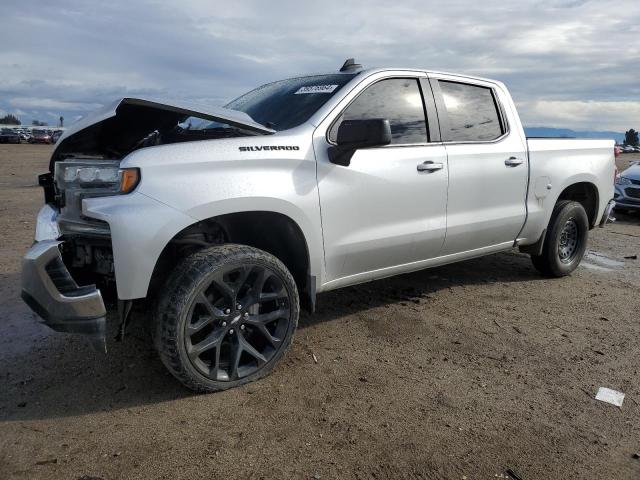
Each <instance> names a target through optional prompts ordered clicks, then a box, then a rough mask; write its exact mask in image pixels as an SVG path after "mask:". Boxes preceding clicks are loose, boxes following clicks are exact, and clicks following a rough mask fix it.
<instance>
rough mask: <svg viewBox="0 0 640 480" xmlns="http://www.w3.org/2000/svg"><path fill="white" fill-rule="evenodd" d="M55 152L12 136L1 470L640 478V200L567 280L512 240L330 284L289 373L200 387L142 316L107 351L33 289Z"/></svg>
mask: <svg viewBox="0 0 640 480" xmlns="http://www.w3.org/2000/svg"><path fill="white" fill-rule="evenodd" d="M50 151H51V147H49V146H31V145H0V212H1V214H0V231H1V232H2V242H0V268H1V270H0V300H1V301H0V319H1V321H0V382H1V383H0V386H1V388H0V478H2V479H9V478H16V479H40V478H42V479H58V478H60V479H80V478H85V479H87V478H100V479H104V480H107V479H118V478H128V479H139V478H140V479H142V478H145V479H146V478H148V479H157V478H167V479H182V478H322V479H328V478H362V479H364V478H372V477H375V478H423V479H431V478H446V479H462V478H468V479H488V478H495V477H496V476H498V477H500V475H505V472H506V470H507V469H508V468H511V469H513V470H515V471H516V472H517V473H518V474H519V475H520V477H521V478H523V479H525V480H530V479H543V478H544V479H547V478H567V479H569V478H571V479H577V478H593V479H595V478H615V479H637V478H639V477H640V460H638V459H635V458H634V457H633V455H634V453H640V407H639V403H640V380H639V376H638V373H639V372H638V368H639V367H638V359H639V358H640V320H639V319H640V314H639V312H640V295H639V294H638V292H639V291H640V290H639V288H640V268H639V267H638V265H640V260H633V259H625V257H630V256H633V255H639V254H640V215H636V216H624V217H623V216H619V217H620V218H619V221H618V222H617V223H616V224H614V225H611V226H609V227H608V228H606V229H603V230H601V229H596V230H594V231H592V234H591V237H590V246H589V253H588V255H587V258H586V259H585V261H584V263H583V266H582V267H581V268H579V269H578V271H577V272H576V273H574V275H572V276H571V277H569V278H565V279H559V280H548V279H543V278H541V277H540V276H539V275H538V274H537V273H536V272H535V270H534V269H533V267H532V266H531V265H530V261H529V259H528V257H527V256H525V255H521V254H519V253H517V252H515V251H514V252H510V253H504V254H499V255H494V256H491V257H486V258H482V259H477V260H472V261H468V262H464V263H460V264H457V265H452V266H448V267H442V268H436V269H432V270H426V271H423V272H418V273H414V274H409V275H403V276H401V277H397V278H393V279H387V280H382V281H378V282H374V283H370V284H366V285H361V286H358V287H353V288H347V289H344V290H340V291H336V292H332V293H328V294H324V295H321V296H320V298H319V309H318V313H317V314H316V315H313V316H308V315H304V316H303V317H302V319H301V325H300V329H299V330H298V333H297V335H296V338H295V341H294V345H293V347H292V349H291V350H290V352H289V353H288V355H287V356H286V357H285V360H284V361H283V362H282V363H281V365H280V366H279V367H278V368H277V369H276V371H275V372H274V374H273V375H271V376H270V377H268V378H266V379H264V380H262V381H260V382H258V383H254V384H250V385H248V386H245V387H242V388H239V389H235V390H232V391H227V392H224V393H219V394H212V395H194V394H191V393H189V392H188V391H186V390H184V389H183V388H182V387H181V386H180V385H179V384H178V383H177V382H176V381H175V380H174V379H173V377H171V376H170V375H169V374H167V373H166V372H165V370H164V368H163V366H162V365H161V363H160V361H159V360H158V358H157V357H156V355H155V353H154V352H153V351H152V350H151V348H150V347H149V346H148V342H147V340H146V336H145V334H144V332H143V331H142V329H140V328H137V329H135V328H134V331H133V333H132V335H131V336H130V337H129V338H128V339H127V340H126V341H125V342H124V343H115V342H112V343H111V344H110V346H109V348H110V353H109V354H108V355H103V354H99V353H95V352H94V351H92V350H91V348H90V347H89V346H88V344H87V343H85V341H84V340H83V339H82V338H76V337H71V336H65V335H62V334H55V333H53V332H50V331H49V330H48V329H47V328H45V327H43V326H41V325H40V324H39V323H38V322H37V319H36V318H35V316H34V315H33V314H32V313H31V312H30V311H29V310H28V308H27V307H26V306H25V305H24V304H23V303H22V302H21V300H20V298H19V275H20V258H21V256H22V254H23V253H24V252H25V250H26V249H27V248H28V246H29V245H30V243H31V241H32V236H33V229H34V220H35V214H36V212H37V210H38V208H39V207H40V205H41V202H42V193H41V190H40V189H39V188H38V187H36V186H35V181H34V178H35V174H36V173H41V172H44V171H45V170H46V165H47V162H48V155H49V154H50ZM632 158H633V157H632V156H630V155H623V156H622V157H621V160H620V164H621V166H622V167H624V166H626V164H627V162H628V161H629V160H631V159H632ZM636 159H640V158H638V157H636ZM314 355H315V357H316V358H317V363H316V362H315V361H314V357H313V356H314ZM600 386H605V387H610V388H614V389H616V390H621V391H623V392H625V393H626V395H627V396H626V398H625V401H624V405H623V406H622V408H621V409H619V408H616V407H614V406H612V405H608V404H605V403H602V402H598V401H596V400H595V399H594V396H595V394H596V391H597V389H598V387H600ZM502 478H507V477H502Z"/></svg>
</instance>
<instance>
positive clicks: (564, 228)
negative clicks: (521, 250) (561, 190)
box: [531, 200, 589, 277]
mask: <svg viewBox="0 0 640 480" xmlns="http://www.w3.org/2000/svg"><path fill="white" fill-rule="evenodd" d="M588 232H589V220H588V218H587V213H586V212H585V210H584V207H583V206H582V205H581V204H580V203H578V202H573V201H570V200H561V201H559V202H558V203H557V204H556V206H555V208H554V209H553V213H552V214H551V220H550V221H549V226H548V228H547V234H546V237H545V240H544V246H543V248H542V254H541V255H531V260H532V262H533V266H534V267H536V269H537V270H538V271H539V272H540V273H542V274H544V275H548V276H551V277H563V276H565V275H569V274H570V273H571V272H573V271H574V270H575V269H576V268H578V265H580V262H581V261H582V257H583V256H584V253H585V251H586V249H587V237H588Z"/></svg>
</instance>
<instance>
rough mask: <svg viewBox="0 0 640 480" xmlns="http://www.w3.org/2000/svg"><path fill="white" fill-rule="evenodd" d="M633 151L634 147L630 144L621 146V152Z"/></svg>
mask: <svg viewBox="0 0 640 480" xmlns="http://www.w3.org/2000/svg"><path fill="white" fill-rule="evenodd" d="M635 152H636V149H635V148H634V147H632V146H631V145H623V146H622V153H635Z"/></svg>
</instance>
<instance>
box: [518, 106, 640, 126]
mask: <svg viewBox="0 0 640 480" xmlns="http://www.w3.org/2000/svg"><path fill="white" fill-rule="evenodd" d="M518 108H519V111H520V112H521V116H523V117H525V118H527V117H529V118H532V119H535V125H534V124H533V123H531V122H529V124H530V125H531V126H547V127H565V126H567V125H572V126H573V127H574V128H575V129H578V130H597V129H602V125H606V126H607V127H606V129H607V130H613V131H618V132H623V131H625V130H627V129H629V128H630V126H633V125H636V124H637V123H638V121H639V120H640V102H594V101H586V102H585V101H580V100H570V101H557V100H540V101H536V102H531V103H526V102H525V103H522V104H519V105H518Z"/></svg>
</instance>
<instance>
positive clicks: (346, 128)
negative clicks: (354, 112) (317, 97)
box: [328, 118, 391, 167]
mask: <svg viewBox="0 0 640 480" xmlns="http://www.w3.org/2000/svg"><path fill="white" fill-rule="evenodd" d="M336 143H337V145H335V146H332V147H330V148H329V150H328V154H329V161H331V163H335V164H336V165H342V166H344V167H347V166H349V164H350V163H351V157H353V154H354V153H355V152H356V150H358V149H360V148H369V147H379V146H382V145H389V144H390V143H391V126H390V125H389V120H387V119H385V118H373V119H369V120H343V121H342V123H341V124H340V126H339V127H338V136H337V138H336Z"/></svg>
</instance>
